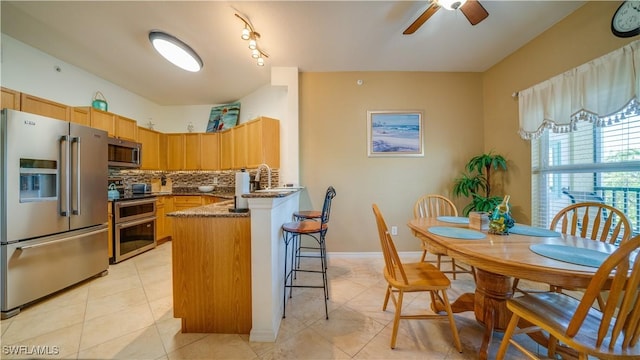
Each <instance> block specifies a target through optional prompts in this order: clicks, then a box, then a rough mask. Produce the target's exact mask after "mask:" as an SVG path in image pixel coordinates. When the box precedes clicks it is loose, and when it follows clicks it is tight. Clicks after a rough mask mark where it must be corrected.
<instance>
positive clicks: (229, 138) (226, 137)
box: [218, 129, 233, 170]
mask: <svg viewBox="0 0 640 360" xmlns="http://www.w3.org/2000/svg"><path fill="white" fill-rule="evenodd" d="M232 130H233V129H228V130H224V131H221V132H219V133H218V134H219V135H220V136H219V140H220V170H230V169H232V168H233V132H232Z"/></svg>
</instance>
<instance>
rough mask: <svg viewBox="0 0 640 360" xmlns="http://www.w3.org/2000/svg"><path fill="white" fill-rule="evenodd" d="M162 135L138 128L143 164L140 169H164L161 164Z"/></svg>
mask: <svg viewBox="0 0 640 360" xmlns="http://www.w3.org/2000/svg"><path fill="white" fill-rule="evenodd" d="M161 136H162V134H161V133H160V132H158V131H155V130H150V129H147V128H143V127H139V128H138V142H139V143H140V144H142V162H141V164H140V169H143V170H159V169H162V167H161V162H160V142H161Z"/></svg>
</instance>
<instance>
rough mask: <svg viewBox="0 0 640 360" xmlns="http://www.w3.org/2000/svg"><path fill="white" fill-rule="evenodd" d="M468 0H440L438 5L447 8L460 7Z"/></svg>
mask: <svg viewBox="0 0 640 360" xmlns="http://www.w3.org/2000/svg"><path fill="white" fill-rule="evenodd" d="M465 2H467V0H438V5H440V6H441V7H443V8H445V9H447V10H457V9H459V8H460V7H461V6H462V5H464V3H465Z"/></svg>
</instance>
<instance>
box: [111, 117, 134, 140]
mask: <svg viewBox="0 0 640 360" xmlns="http://www.w3.org/2000/svg"><path fill="white" fill-rule="evenodd" d="M115 127H116V137H117V138H119V139H123V140H131V141H136V139H137V138H138V122H137V121H135V120H133V119H128V118H126V117H124V116H120V115H116V117H115Z"/></svg>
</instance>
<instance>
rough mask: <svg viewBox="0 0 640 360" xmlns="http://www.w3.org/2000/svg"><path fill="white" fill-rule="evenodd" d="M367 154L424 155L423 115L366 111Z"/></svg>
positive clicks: (407, 112) (412, 112)
mask: <svg viewBox="0 0 640 360" xmlns="http://www.w3.org/2000/svg"><path fill="white" fill-rule="evenodd" d="M367 155H368V156H369V157H378V156H387V157H397V156H424V139H423V136H422V112H420V111H367Z"/></svg>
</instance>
